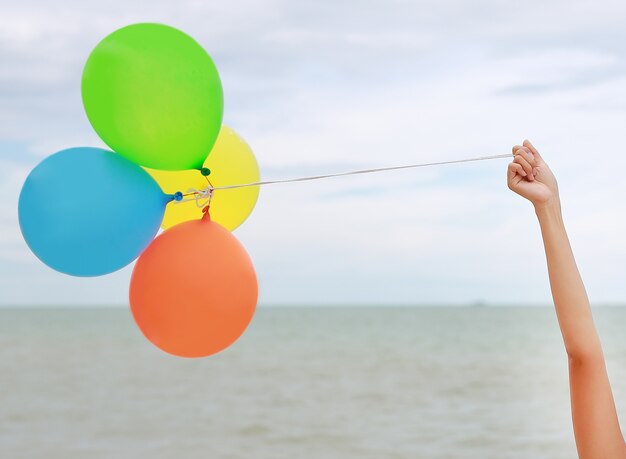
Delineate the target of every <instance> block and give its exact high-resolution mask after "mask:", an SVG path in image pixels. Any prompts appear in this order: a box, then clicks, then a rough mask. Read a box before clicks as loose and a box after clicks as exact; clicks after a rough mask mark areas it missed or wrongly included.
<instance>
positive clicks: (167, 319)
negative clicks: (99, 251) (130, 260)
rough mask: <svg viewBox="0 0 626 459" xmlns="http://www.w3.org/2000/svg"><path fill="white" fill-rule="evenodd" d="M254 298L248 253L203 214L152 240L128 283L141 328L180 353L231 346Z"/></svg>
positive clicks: (192, 354) (194, 353)
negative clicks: (200, 218)
mask: <svg viewBox="0 0 626 459" xmlns="http://www.w3.org/2000/svg"><path fill="white" fill-rule="evenodd" d="M257 299H258V284H257V278H256V274H255V272H254V267H253V266H252V261H251V260H250V257H249V256H248V253H247V252H246V250H245V249H244V247H243V246H242V245H241V243H240V242H239V241H238V240H237V239H236V238H235V237H234V236H233V235H232V233H230V231H228V230H227V229H225V228H224V227H222V226H220V225H219V224H217V223H215V222H212V221H211V219H210V218H209V214H208V212H207V213H206V214H205V216H204V217H203V218H202V220H191V221H188V222H184V223H181V224H179V225H175V226H173V227H171V228H170V229H168V230H167V231H165V232H163V233H162V234H161V235H160V236H158V237H157V238H156V239H154V241H152V243H151V244H150V245H149V246H148V248H147V249H146V250H145V251H144V252H143V253H142V255H141V256H140V257H139V259H138V260H137V264H136V265H135V268H134V270H133V275H132V277H131V280H130V308H131V311H132V313H133V317H134V318H135V322H137V325H138V326H139V328H140V329H141V331H142V333H143V334H144V335H145V337H146V338H148V340H150V341H151V342H152V343H153V344H154V345H155V346H157V347H158V348H160V349H161V350H163V351H165V352H168V353H170V354H173V355H177V356H180V357H205V356H208V355H211V354H215V353H217V352H219V351H221V350H223V349H225V348H227V347H228V346H230V345H231V344H232V343H234V342H235V341H236V340H237V339H238V338H239V337H240V336H241V334H242V333H243V332H244V331H245V329H246V328H247V326H248V324H249V323H250V321H251V320H252V316H253V315H254V311H255V309H256V303H257Z"/></svg>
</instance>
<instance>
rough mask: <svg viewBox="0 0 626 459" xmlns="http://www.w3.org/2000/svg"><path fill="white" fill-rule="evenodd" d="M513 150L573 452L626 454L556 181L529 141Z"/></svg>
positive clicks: (586, 457) (511, 177) (594, 458)
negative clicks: (532, 221)
mask: <svg viewBox="0 0 626 459" xmlns="http://www.w3.org/2000/svg"><path fill="white" fill-rule="evenodd" d="M513 154H514V160H513V162H512V163H510V164H509V167H508V185H509V188H510V189H511V190H513V191H514V192H516V193H517V194H519V195H521V196H523V197H525V198H526V199H528V200H529V201H531V202H532V203H533V205H534V206H535V213H536V214H537V218H538V219H539V225H540V227H541V235H542V237H543V243H544V247H545V253H546V260H547V263H548V274H549V277H550V287H551V289H552V298H553V299H554V306H555V309H556V314H557V318H558V321H559V326H560V327H561V334H562V335H563V341H564V343H565V349H566V351H567V355H568V362H569V379H570V397H571V404H572V421H573V424H574V435H575V437H576V447H577V449H578V455H579V457H580V458H582V459H600V458H602V459H605V458H606V459H609V458H610V459H613V458H616V459H618V458H626V445H625V443H624V439H623V436H622V432H621V430H620V426H619V421H618V418H617V413H616V411H615V402H614V401H613V393H612V392H611V386H610V383H609V378H608V375H607V372H606V366H605V363H604V355H603V353H602V346H601V344H600V339H599V337H598V333H597V332H596V329H595V325H594V323H593V316H592V314H591V308H590V307H589V300H588V298H587V293H586V291H585V286H584V285H583V281H582V279H581V277H580V274H579V272H578V268H577V267H576V261H575V260H574V255H573V253H572V249H571V247H570V243H569V239H568V237H567V233H566V231H565V225H564V224H563V217H562V215H561V203H560V198H559V192H558V187H557V182H556V179H555V178H554V175H553V174H552V172H551V171H550V168H549V167H548V165H547V164H546V163H545V161H544V160H543V158H542V157H541V155H540V154H539V152H538V151H537V150H536V149H535V147H533V145H532V144H531V143H530V142H529V141H527V140H526V141H524V144H523V146H515V147H513Z"/></svg>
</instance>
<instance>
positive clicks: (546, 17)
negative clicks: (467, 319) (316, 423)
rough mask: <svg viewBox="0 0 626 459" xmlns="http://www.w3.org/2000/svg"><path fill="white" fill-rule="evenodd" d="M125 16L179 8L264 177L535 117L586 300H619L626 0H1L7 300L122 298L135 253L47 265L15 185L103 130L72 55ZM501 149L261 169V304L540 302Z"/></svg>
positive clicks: (516, 126) (497, 130)
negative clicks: (113, 260) (92, 262)
mask: <svg viewBox="0 0 626 459" xmlns="http://www.w3.org/2000/svg"><path fill="white" fill-rule="evenodd" d="M136 22H161V23H166V24H169V25H172V26H174V27H177V28H180V29H181V30H183V31H185V32H187V33H188V34H190V35H191V36H193V37H194V38H195V39H196V40H197V41H198V42H199V43H200V44H201V45H202V46H203V47H204V48H205V49H206V50H207V51H208V52H209V54H211V56H212V57H213V59H214V61H215V63H216V65H217V68H218V70H219V72H220V76H221V79H222V83H223V86H224V97H225V113H224V122H225V123H226V124H228V125H229V126H231V127H232V128H233V129H235V130H236V131H237V132H238V133H239V134H240V135H241V136H242V137H243V138H244V139H246V141H247V142H248V143H249V144H250V146H251V147H252V149H253V151H254V153H255V155H256V157H257V159H258V161H259V164H260V167H261V175H262V178H263V179H279V178H289V177H295V176H301V175H309V174H317V173H326V172H341V171H344V170H347V169H356V168H365V167H379V166H393V165H399V164H406V163H417V162H422V161H441V160H450V159H462V158H467V157H475V156H483V155H495V154H503V153H508V152H510V151H511V147H512V146H513V145H515V144H519V143H521V142H522V140H523V139H525V138H529V139H531V140H532V141H533V143H534V144H535V145H536V146H537V148H538V149H539V150H540V151H541V152H542V154H543V157H544V159H545V160H546V162H547V163H548V164H549V166H550V167H551V168H552V170H553V172H554V173H555V175H556V177H557V180H558V182H559V188H560V193H561V199H562V202H563V213H564V218H565V222H566V225H567V228H568V231H569V235H570V239H571V244H572V247H573V249H574V252H575V255H576V257H577V261H578V265H579V269H580V271H581V274H582V275H583V278H584V280H585V283H586V285H587V289H588V293H589V296H590V299H591V301H592V303H593V304H602V303H622V302H626V288H624V284H625V282H624V281H625V280H626V243H625V242H624V241H625V240H626V202H625V201H626V200H625V198H626V183H625V181H624V180H623V177H624V171H626V159H625V158H624V154H623V150H624V148H623V144H624V139H623V135H622V133H623V132H624V128H625V127H626V28H625V27H624V24H626V4H624V3H623V1H605V0H599V1H595V2H589V1H577V0H556V1H549V2H546V1H545V0H542V1H536V0H529V1H526V2H501V1H495V0H493V1H486V0H472V1H468V0H443V1H442V0H432V1H415V0H410V1H408V0H407V1H388V0H386V1H370V2H357V1H354V0H351V1H315V2H305V1H298V2H294V1H289V0H267V1H252V0H246V1H235V0H233V1H231V2H223V1H222V2H213V1H199V0H198V1H191V0H187V1H178V2H169V1H128V0H125V1H120V0H109V1H107V2H84V1H59V2H44V1H42V0H39V1H30V0H24V1H20V2H17V1H15V2H7V1H6V0H0V195H1V196H2V199H1V200H0V304H1V305H33V304H36V305H85V306H88V305H125V304H127V301H128V300H127V298H128V283H129V279H130V274H131V271H132V265H131V266H129V267H127V268H124V269H122V270H120V271H118V272H116V273H114V274H111V275H108V276H103V277H98V278H73V277H70V276H66V275H63V274H60V273H57V272H55V271H53V270H51V269H50V268H48V267H46V266H45V265H43V264H42V263H40V262H39V261H38V260H37V259H36V257H35V256H34V255H33V254H32V253H31V252H30V251H29V249H28V247H27V246H26V244H25V243H24V241H23V239H22V237H21V234H20V231H19V226H18V223H17V200H18V196H19V192H20V188H21V186H22V184H23V182H24V180H25V178H26V176H27V174H28V173H29V171H30V170H31V169H32V168H33V167H34V166H35V165H36V164H37V163H38V162H39V161H41V160H42V159H43V158H45V157H46V156H48V155H50V154H53V153H55V152H57V151H59V150H62V149H64V148H69V147H74V146H104V144H103V143H102V142H101V140H100V139H99V138H98V137H97V135H96V134H95V132H94V131H93V129H92V128H91V126H90V125H89V122H88V120H87V118H86V116H85V113H84V110H83V108H82V102H81V98H80V79H81V73H82V67H83V65H84V62H85V60H86V58H87V56H88V55H89V53H90V51H91V50H92V49H93V47H94V46H95V45H96V44H97V43H98V42H99V41H100V40H101V39H102V38H104V37H105V36H106V35H108V34H109V33H111V32H113V31H114V30H116V29H117V28H120V27H123V26H125V25H128V24H132V23H136ZM507 163H508V160H507V159H497V160H490V161H481V162H474V163H465V164H456V165H447V166H436V167H431V168H421V169H414V170H407V171H397V172H385V173H380V174H377V175H368V176H359V177H346V178H336V179H329V180H327V181H319V182H308V183H298V184H284V185H279V184H277V185H269V186H267V187H264V188H263V189H261V193H260V197H259V201H258V204H257V206H256V209H255V210H254V212H253V213H252V215H251V216H250V217H249V219H248V220H247V221H246V222H245V223H244V224H243V225H242V226H241V227H240V228H238V229H237V230H236V231H235V236H236V237H237V238H238V239H239V240H240V241H241V242H242V243H243V244H244V246H245V247H246V249H247V250H248V252H249V254H250V256H251V258H252V260H253V262H254V265H255V267H256V270H257V275H258V278H259V283H260V301H259V302H260V304H261V305H284V306H297V305H335V304H340V305H360V304H362V305H389V304H403V305H404V304H406V305H410V304H471V303H475V302H486V303H487V304H494V305H506V304H549V303H550V301H551V297H550V290H549V284H548V278H547V270H546V265H545V259H544V252H543V247H542V244H541V236H540V232H539V227H538V224H537V222H536V218H535V215H534V211H533V209H532V205H531V204H530V203H528V202H526V201H524V200H523V199H522V198H521V197H519V196H517V195H515V194H513V193H512V192H511V191H509V190H508V188H507V186H506V166H507ZM42 198H45V197H42ZM120 224H124V222H120ZM194 275H197V276H198V282H206V283H207V285H209V286H210V279H203V278H202V274H201V273H195V274H194Z"/></svg>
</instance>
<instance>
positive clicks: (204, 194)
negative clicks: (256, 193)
mask: <svg viewBox="0 0 626 459" xmlns="http://www.w3.org/2000/svg"><path fill="white" fill-rule="evenodd" d="M511 156H513V154H512V153H506V154H502V155H491V156H480V157H476V158H467V159H453V160H450V161H436V162H431V163H419V164H405V165H402V166H391V167H377V168H374V169H357V170H353V171H346V172H338V173H334V174H324V175H311V176H308V177H296V178H290V179H281V180H266V181H263V182H253V183H240V184H236V185H224V186H214V187H212V186H208V187H207V188H205V189H203V190H196V189H194V188H191V189H189V191H188V192H193V193H197V194H195V195H194V197H193V198H186V199H182V200H180V201H177V202H185V201H191V200H195V201H196V205H198V207H203V205H200V204H198V202H199V201H201V200H205V201H206V202H205V204H204V205H206V204H208V203H209V202H210V201H211V198H212V196H213V191H215V190H232V189H235V188H244V187H250V186H261V185H271V184H274V183H292V182H306V181H310V180H320V179H326V178H331V177H343V176H347V175H358V174H371V173H374V172H384V171H394V170H400V169H411V168H416V167H426V166H439V165H442V164H454V163H467V162H471V161H484V160H487V159H498V158H510V157H511Z"/></svg>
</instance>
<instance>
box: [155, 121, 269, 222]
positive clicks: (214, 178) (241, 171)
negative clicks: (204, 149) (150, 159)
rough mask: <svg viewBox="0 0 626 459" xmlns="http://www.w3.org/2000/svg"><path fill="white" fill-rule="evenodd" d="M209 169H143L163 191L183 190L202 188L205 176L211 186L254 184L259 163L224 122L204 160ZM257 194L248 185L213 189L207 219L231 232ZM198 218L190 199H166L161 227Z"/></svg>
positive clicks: (195, 206) (252, 187)
mask: <svg viewBox="0 0 626 459" xmlns="http://www.w3.org/2000/svg"><path fill="white" fill-rule="evenodd" d="M204 167H207V168H209V169H210V170H211V173H210V174H209V176H208V177H206V178H205V177H204V176H203V175H202V174H201V173H200V171H199V170H187V171H162V170H154V169H146V170H147V171H148V172H149V173H150V175H152V177H154V179H155V180H156V181H157V182H158V184H159V185H160V186H161V188H162V189H163V191H164V192H165V193H170V194H174V193H176V192H177V191H181V192H183V193H187V190H189V189H190V188H195V189H197V190H202V189H204V188H206V187H207V185H208V183H207V178H208V179H209V180H210V181H211V183H212V184H213V186H215V187H218V186H224V185H236V184H240V183H254V182H258V181H259V180H260V175H259V165H258V164H257V161H256V158H255V157H254V153H252V150H251V149H250V147H249V146H248V144H247V143H246V142H245V141H244V140H243V139H242V138H241V137H239V136H238V135H237V133H235V131H233V130H232V129H231V128H229V127H228V126H226V125H223V126H222V129H221V130H220V133H219V135H218V137H217V141H216V142H215V146H214V147H213V149H212V150H211V153H210V154H209V156H208V157H207V159H206V160H205V161H204ZM258 197H259V187H258V186H251V187H244V188H234V189H230V190H215V192H214V193H213V199H212V200H211V220H213V221H215V222H217V223H219V224H220V225H222V226H224V227H225V228H226V229H228V230H230V231H232V230H234V229H235V228H237V227H238V226H239V225H241V224H242V223H243V222H244V221H245V220H246V218H248V215H250V213H251V212H252V209H254V206H255V204H256V201H257V198H258ZM200 218H202V208H201V207H198V206H197V205H196V202H195V201H194V200H192V201H186V202H177V201H172V202H170V203H169V204H168V205H167V207H166V209H165V217H164V218H163V223H161V227H162V228H163V229H167V228H169V227H171V226H174V225H177V224H178V223H182V222H185V221H188V220H199V219H200Z"/></svg>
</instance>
